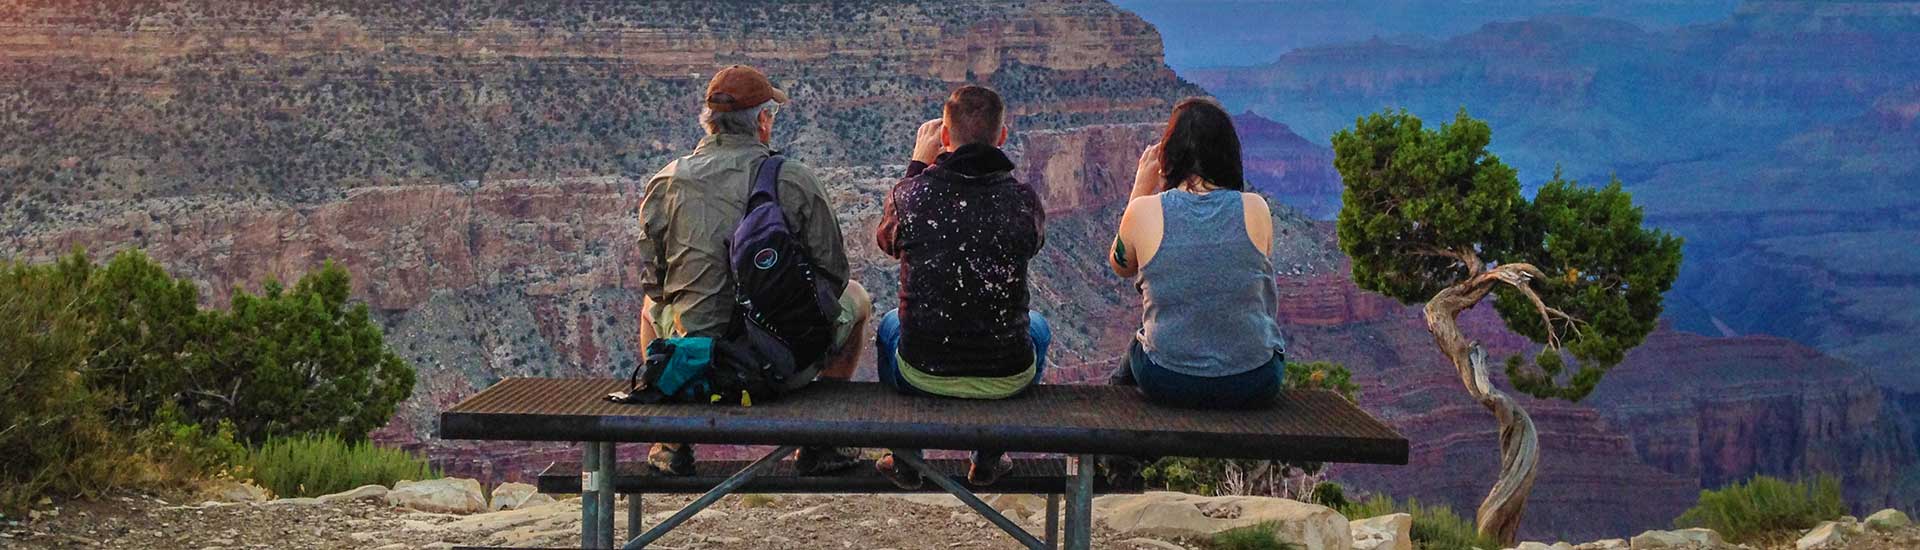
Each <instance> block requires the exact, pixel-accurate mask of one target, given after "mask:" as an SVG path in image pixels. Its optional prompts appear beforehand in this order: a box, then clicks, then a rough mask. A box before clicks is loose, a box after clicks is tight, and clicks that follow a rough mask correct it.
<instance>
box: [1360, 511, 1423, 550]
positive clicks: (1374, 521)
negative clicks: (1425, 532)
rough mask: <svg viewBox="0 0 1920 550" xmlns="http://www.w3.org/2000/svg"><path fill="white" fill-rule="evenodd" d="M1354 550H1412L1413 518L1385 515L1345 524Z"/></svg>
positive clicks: (1400, 515)
mask: <svg viewBox="0 0 1920 550" xmlns="http://www.w3.org/2000/svg"><path fill="white" fill-rule="evenodd" d="M1347 528H1348V530H1349V531H1350V532H1351V533H1352V535H1353V548H1354V550H1413V516H1411V515H1408V514H1387V515H1384V516H1378V517H1371V518H1366V519H1360V520H1354V521H1351V522H1348V523H1347Z"/></svg>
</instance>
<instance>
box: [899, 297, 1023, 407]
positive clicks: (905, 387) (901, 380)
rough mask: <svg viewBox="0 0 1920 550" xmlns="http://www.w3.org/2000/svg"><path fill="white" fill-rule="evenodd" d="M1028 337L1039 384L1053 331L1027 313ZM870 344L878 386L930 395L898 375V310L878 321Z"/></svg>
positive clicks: (912, 393) (907, 392) (901, 391)
mask: <svg viewBox="0 0 1920 550" xmlns="http://www.w3.org/2000/svg"><path fill="white" fill-rule="evenodd" d="M1027 337H1028V338H1031V339H1033V383H1035V384H1038V383H1040V376H1041V375H1043V374H1046V372H1047V345H1048V344H1051V343H1053V329H1052V328H1051V327H1049V326H1047V318H1045V317H1041V316H1040V314H1039V313H1035V312H1032V311H1028V312H1027ZM873 344H874V346H873V349H874V353H876V354H878V357H875V359H878V360H879V361H878V362H877V365H878V366H879V370H880V383H882V384H886V385H887V387H889V388H893V389H894V391H898V392H900V393H904V394H907V395H925V396H932V395H933V394H930V393H927V392H924V391H921V390H920V388H915V387H913V385H912V384H909V383H907V379H906V378H905V377H903V376H900V361H899V360H898V358H899V350H900V310H898V309H895V310H893V311H888V312H887V314H886V315H885V316H883V317H881V318H880V327H879V329H878V330H876V331H875V332H874V335H873Z"/></svg>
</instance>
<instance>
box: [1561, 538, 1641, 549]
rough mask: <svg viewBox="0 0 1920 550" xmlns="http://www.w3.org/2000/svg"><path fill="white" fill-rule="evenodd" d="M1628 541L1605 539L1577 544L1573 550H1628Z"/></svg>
mask: <svg viewBox="0 0 1920 550" xmlns="http://www.w3.org/2000/svg"><path fill="white" fill-rule="evenodd" d="M1628 548H1629V547H1628V546H1627V539H1605V540H1596V541H1593V542H1588V543H1583V544H1576V545H1574V546H1573V550H1627V549H1628Z"/></svg>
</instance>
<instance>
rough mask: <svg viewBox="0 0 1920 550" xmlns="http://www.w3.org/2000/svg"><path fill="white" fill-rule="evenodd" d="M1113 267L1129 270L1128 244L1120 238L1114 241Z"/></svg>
mask: <svg viewBox="0 0 1920 550" xmlns="http://www.w3.org/2000/svg"><path fill="white" fill-rule="evenodd" d="M1113 265H1117V266H1120V269H1127V242H1126V241H1122V240H1120V239H1118V238H1116V239H1114V240H1113Z"/></svg>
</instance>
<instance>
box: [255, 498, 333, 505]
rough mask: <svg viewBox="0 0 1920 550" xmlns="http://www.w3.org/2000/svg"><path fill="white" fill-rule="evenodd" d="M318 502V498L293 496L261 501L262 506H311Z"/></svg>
mask: <svg viewBox="0 0 1920 550" xmlns="http://www.w3.org/2000/svg"><path fill="white" fill-rule="evenodd" d="M319 503H320V499H317V498H311V497H294V498H277V499H273V500H269V501H266V502H264V503H262V505H263V506H312V505H315V504H319Z"/></svg>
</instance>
